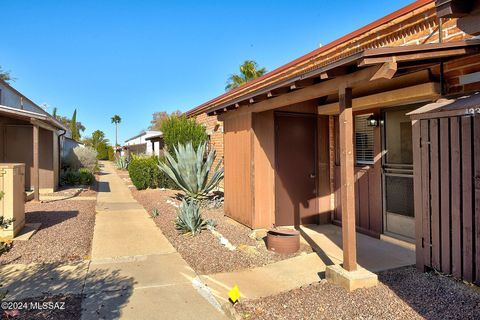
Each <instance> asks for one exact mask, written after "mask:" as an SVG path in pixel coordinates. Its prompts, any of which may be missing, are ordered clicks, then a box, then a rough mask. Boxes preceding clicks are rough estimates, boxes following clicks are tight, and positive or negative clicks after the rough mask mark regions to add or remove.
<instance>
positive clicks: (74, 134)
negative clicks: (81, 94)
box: [70, 109, 80, 141]
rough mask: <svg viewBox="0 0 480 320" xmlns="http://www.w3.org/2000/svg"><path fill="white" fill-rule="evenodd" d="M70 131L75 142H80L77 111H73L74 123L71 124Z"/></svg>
mask: <svg viewBox="0 0 480 320" xmlns="http://www.w3.org/2000/svg"><path fill="white" fill-rule="evenodd" d="M70 131H71V132H72V139H73V140H77V141H78V140H80V130H79V129H78V127H77V109H75V110H74V111H73V115H72V121H71V122H70Z"/></svg>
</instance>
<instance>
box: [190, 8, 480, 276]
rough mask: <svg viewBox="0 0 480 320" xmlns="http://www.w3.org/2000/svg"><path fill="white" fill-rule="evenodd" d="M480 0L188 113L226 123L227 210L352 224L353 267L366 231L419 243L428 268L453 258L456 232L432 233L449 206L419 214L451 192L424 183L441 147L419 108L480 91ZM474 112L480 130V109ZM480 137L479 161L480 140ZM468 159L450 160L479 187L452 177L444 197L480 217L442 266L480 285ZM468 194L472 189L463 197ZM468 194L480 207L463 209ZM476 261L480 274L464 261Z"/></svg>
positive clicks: (257, 220)
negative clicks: (422, 123)
mask: <svg viewBox="0 0 480 320" xmlns="http://www.w3.org/2000/svg"><path fill="white" fill-rule="evenodd" d="M476 3H477V5H476V7H474V1H461V0H447V1H446V0H438V1H433V0H419V1H416V2H414V3H412V4H410V5H408V6H406V7H404V8H402V9H400V10H398V11H396V12H394V13H392V14H389V15H387V16H385V17H383V18H381V19H379V20H377V21H375V22H373V23H371V24H369V25H367V26H365V27H363V28H361V29H359V30H356V31H354V32H352V33H350V34H348V35H346V36H344V37H342V38H340V39H337V40H335V41H333V42H332V43H330V44H328V45H325V46H323V47H321V48H319V49H317V50H314V51H312V52H310V53H308V54H306V55H305V56H302V57H300V58H298V59H296V60H294V61H292V62H290V63H288V64H286V65H284V66H282V67H280V68H278V69H276V70H273V71H271V72H269V73H268V74H266V75H264V76H262V77H260V78H258V79H255V80H253V81H251V82H249V83H247V84H245V85H243V86H241V87H239V88H236V89H234V90H232V91H229V92H227V93H225V94H223V95H221V96H219V97H217V98H215V99H213V100H210V101H208V102H206V103H204V104H202V105H200V106H198V107H197V108H195V109H193V110H191V111H189V112H188V113H187V114H188V115H190V116H196V118H197V121H199V122H202V123H204V124H205V125H206V126H207V127H209V126H211V123H217V121H222V122H223V125H224V127H223V131H224V132H223V140H220V139H219V140H218V141H223V142H222V143H223V156H224V159H225V183H224V189H225V213H226V214H227V215H228V216H229V217H231V218H233V219H235V220H237V221H239V222H241V223H243V224H245V225H247V226H249V227H251V228H270V227H272V226H284V225H296V226H297V225H301V224H312V223H313V224H317V223H334V224H339V225H342V230H343V231H342V232H343V241H344V243H343V246H344V268H345V269H347V270H348V271H351V270H354V269H355V268H356V252H355V234H354V233H355V230H357V231H358V232H362V233H365V234H368V235H371V236H373V237H380V236H381V235H387V236H390V237H395V238H398V239H400V240H405V241H410V242H415V243H416V253H417V266H418V267H419V269H422V270H423V269H424V267H425V266H428V267H432V266H433V267H435V268H436V267H438V263H437V262H438V261H436V259H437V260H438V259H441V258H440V257H439V256H436V255H434V254H433V253H434V252H437V251H438V247H439V244H438V241H443V242H445V243H446V244H449V243H450V238H449V237H447V236H443V237H444V238H441V240H439V239H438V238H435V237H432V234H433V235H436V236H437V235H438V234H439V233H438V232H439V230H432V229H431V228H430V226H431V225H433V226H434V228H436V227H438V221H437V223H436V224H435V223H434V221H433V222H432V221H430V220H432V219H435V217H437V216H438V215H437V213H436V212H432V211H431V210H430V209H429V210H423V211H421V212H420V213H419V210H416V209H415V208H419V207H421V206H423V207H424V208H425V207H426V208H437V209H438V206H435V204H434V203H432V201H435V199H437V200H438V198H433V199H434V200H432V197H431V195H430V194H425V190H429V189H428V188H423V189H422V190H423V191H424V193H421V192H420V190H418V185H417V187H416V188H415V190H414V172H419V171H418V170H420V169H419V166H421V165H422V164H421V163H419V162H418V161H414V152H417V151H415V150H417V149H416V148H417V147H418V145H420V144H421V146H422V148H424V149H423V150H425V147H423V146H424V145H425V146H427V148H431V146H430V144H431V141H430V140H428V141H425V134H426V133H428V132H426V133H425V132H423V134H422V135H421V136H422V137H423V139H424V140H421V141H419V139H420V138H419V137H420V135H419V134H417V135H416V130H419V129H418V128H419V127H418V126H417V125H415V122H414V125H413V130H412V122H411V119H410V117H409V115H407V113H409V112H412V111H414V110H415V109H418V108H420V107H422V106H424V105H426V104H428V103H431V102H435V101H437V100H438V99H439V98H442V97H448V98H453V99H455V98H456V97H457V96H459V95H464V94H470V93H475V92H476V91H480V54H479V52H480V39H478V35H479V34H480V25H479V24H478V21H480V13H479V12H480V7H479V6H478V1H477V2H476ZM348 18H349V17H345V19H348ZM470 101H478V99H477V100H470ZM473 108H474V109H475V108H478V109H480V105H479V106H476V107H473ZM475 110H476V109H475ZM457 111H458V110H457ZM457 113H458V112H457ZM205 114H206V115H208V117H207V116H205ZM445 116H446V115H445ZM466 116H468V117H474V118H475V121H473V120H472V123H475V125H480V124H479V123H480V122H479V121H478V118H479V117H480V114H479V113H477V114H475V113H473V114H466ZM217 118H218V119H217ZM452 121H453V120H452ZM455 121H456V120H455ZM452 123H453V122H452ZM455 128H457V127H455V124H453V125H451V126H450V130H451V132H452V135H453V138H452V137H450V138H449V139H456V138H458V132H456V131H455V130H456V129H455ZM469 128H473V129H471V132H478V131H475V130H478V128H476V127H474V126H472V127H469ZM423 130H431V132H432V133H431V134H432V135H433V134H434V132H435V129H434V128H431V129H423ZM468 132H470V131H468ZM468 132H466V133H464V134H463V135H460V137H464V136H465V137H467V136H468V135H467V133H468ZM219 134H220V133H219ZM427 136H429V135H427ZM415 137H417V138H418V139H416V138H415ZM447 138H448V137H447ZM470 139H471V141H473V142H475V146H474V147H472V150H473V151H472V153H474V154H476V155H478V152H479V151H478V148H480V142H479V140H478V136H473V138H470ZM449 141H455V140H449ZM473 142H472V146H473ZM417 144H418V145H417ZM219 146H220V144H218V145H217V148H220V147H219ZM432 148H433V147H432ZM422 152H425V151H422ZM452 152H453V151H452ZM475 152H477V153H475ZM431 157H433V158H434V159H435V157H438V154H432V155H430V158H431ZM455 157H457V156H455ZM455 157H454V155H451V156H450V158H448V159H449V160H447V161H449V163H450V166H451V168H453V167H457V166H458V170H467V171H465V172H463V173H458V174H459V175H461V176H463V177H464V179H467V180H468V179H472V177H473V179H475V181H474V182H473V183H472V181H470V182H468V181H467V180H465V182H462V181H463V180H458V181H457V180H455V179H458V176H455V175H452V174H451V173H447V174H450V176H448V177H447V178H448V179H447V180H448V181H454V182H455V185H456V186H457V187H458V186H460V188H457V187H451V188H450V187H449V189H446V190H447V191H448V192H446V193H442V197H444V198H449V197H451V198H452V200H451V201H452V202H451V203H452V206H453V207H452V208H454V209H455V210H456V211H455V210H454V209H452V210H451V211H448V212H447V213H445V215H446V216H445V217H444V218H442V219H447V222H448V221H462V220H461V219H462V218H461V217H471V220H470V221H465V222H464V223H466V225H465V227H464V228H463V229H462V228H456V229H449V228H447V229H446V231H445V230H443V229H442V234H443V232H447V234H448V233H449V232H450V233H451V234H452V237H453V238H454V239H463V240H461V241H458V242H454V243H453V244H455V245H456V246H458V247H457V248H453V247H450V246H447V245H442V248H444V250H446V251H447V252H449V253H448V255H447V254H446V253H442V254H443V257H444V258H443V259H444V261H443V262H444V263H445V264H446V265H448V266H449V268H447V269H442V268H438V269H439V270H443V271H444V272H447V273H450V272H452V273H453V274H454V275H455V276H458V277H462V278H464V279H467V280H468V281H477V283H478V282H479V281H480V205H479V203H480V198H479V196H480V192H479V190H480V189H479V188H480V187H479V185H480V184H479V183H478V181H480V171H479V170H480V169H479V167H480V164H479V163H480V160H479V159H477V158H474V161H471V162H469V163H470V164H471V166H470V167H469V166H463V167H462V166H459V165H458V164H457V163H456V162H455V161H454V160H455V159H458V157H457V158H455ZM472 157H473V156H472ZM430 158H428V159H430ZM422 159H424V158H422ZM424 161H427V160H424ZM472 166H473V167H472ZM472 168H473V169H472ZM424 170H425V169H424ZM437 170H438V168H437ZM446 172H448V171H446ZM474 172H476V174H475V173H474ZM469 174H470V175H469ZM452 179H453V180H452ZM423 181H427V182H424V183H427V184H428V183H429V182H428V181H429V180H428V179H426V180H423ZM459 181H460V182H461V184H460V182H459ZM457 182H458V183H457ZM472 185H473V186H475V187H472ZM462 186H470V187H469V188H467V187H463V188H462ZM473 189H475V191H474V190H473ZM442 190H443V189H442ZM465 190H466V191H465ZM462 192H463V196H465V192H467V193H468V192H470V193H471V194H470V197H468V194H467V195H466V197H467V198H462V194H461V193H462ZM472 195H474V196H472ZM459 199H469V200H468V201H471V203H470V205H469V206H467V207H465V206H463V207H462V208H463V209H462V210H464V211H462V213H461V214H460V217H459V216H458V210H457V209H458V208H459V207H460V206H461V204H460V202H459V201H458V200H459ZM455 206H457V207H455ZM449 208H450V207H449ZM465 208H467V209H465ZM445 210H446V209H445ZM448 210H450V209H448ZM465 210H466V211H465ZM468 210H470V211H468ZM422 212H423V213H422ZM425 212H426V213H425ZM459 219H460V220H459ZM467 220H468V219H467ZM422 221H423V222H422ZM447 222H444V223H447ZM445 225H446V224H444V227H445ZM462 225H463V224H462ZM437 231H438V232H437ZM465 239H466V240H465ZM435 241H437V242H435ZM461 246H463V247H461ZM454 249H455V250H454ZM442 250H443V249H442ZM449 250H450V251H449ZM475 250H476V251H475ZM453 252H454V253H455V254H456V255H458V254H460V255H461V254H462V252H463V254H464V255H463V256H460V258H459V259H460V260H461V261H463V262H461V263H460V265H459V264H458V256H456V258H455V259H451V260H450V258H449V257H450V253H453ZM472 252H473V253H472ZM467 257H470V258H467ZM472 257H473V258H472ZM462 259H463V260H462ZM468 259H470V260H468ZM472 259H473V260H472ZM436 263H437V264H436ZM465 265H466V266H467V267H468V266H469V269H468V268H467V269H462V266H463V267H465ZM472 270H473V271H472Z"/></svg>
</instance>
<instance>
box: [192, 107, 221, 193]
mask: <svg viewBox="0 0 480 320" xmlns="http://www.w3.org/2000/svg"><path fill="white" fill-rule="evenodd" d="M195 119H196V120H197V122H198V123H201V124H203V125H204V126H205V129H206V130H207V133H208V134H209V137H210V145H211V147H212V148H214V149H215V150H216V152H217V157H216V158H215V161H214V162H213V167H214V168H215V166H216V165H217V163H218V161H220V159H223V122H221V121H218V119H217V116H208V115H207V114H206V113H202V114H199V115H197V116H196V118H195ZM220 186H221V187H222V188H223V181H222V182H221V184H220Z"/></svg>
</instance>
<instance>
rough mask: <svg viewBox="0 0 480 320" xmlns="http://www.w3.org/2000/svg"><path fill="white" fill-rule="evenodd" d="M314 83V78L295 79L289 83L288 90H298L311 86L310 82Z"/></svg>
mask: <svg viewBox="0 0 480 320" xmlns="http://www.w3.org/2000/svg"><path fill="white" fill-rule="evenodd" d="M314 83H315V79H314V78H308V79H303V80H297V81H295V82H294V83H292V84H291V85H290V90H298V89H302V88H305V87H308V86H311V85H312V84H314Z"/></svg>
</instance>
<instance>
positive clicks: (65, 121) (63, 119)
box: [56, 114, 85, 136]
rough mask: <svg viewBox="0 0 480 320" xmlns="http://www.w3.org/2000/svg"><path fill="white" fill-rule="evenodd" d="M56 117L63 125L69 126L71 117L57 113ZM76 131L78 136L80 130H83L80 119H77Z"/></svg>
mask: <svg viewBox="0 0 480 320" xmlns="http://www.w3.org/2000/svg"><path fill="white" fill-rule="evenodd" d="M56 119H57V120H58V121H60V123H62V124H63V125H64V126H65V127H67V128H71V123H72V119H70V118H68V117H64V116H60V115H58V114H57V115H56ZM77 131H78V134H79V136H80V132H84V131H85V126H84V125H83V124H82V123H81V122H80V121H77Z"/></svg>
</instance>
